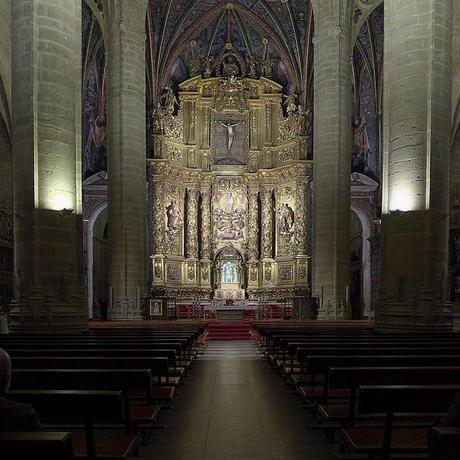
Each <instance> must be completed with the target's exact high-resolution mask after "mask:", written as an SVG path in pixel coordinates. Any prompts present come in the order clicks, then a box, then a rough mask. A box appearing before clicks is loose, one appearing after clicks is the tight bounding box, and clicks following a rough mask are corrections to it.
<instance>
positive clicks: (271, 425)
mask: <svg viewBox="0 0 460 460" xmlns="http://www.w3.org/2000/svg"><path fill="white" fill-rule="evenodd" d="M181 393H182V395H181V396H180V397H178V398H177V404H176V406H177V407H176V408H175V409H173V410H171V411H164V412H163V414H162V417H161V421H162V422H164V423H167V425H168V426H167V428H166V429H165V430H157V431H155V433H154V438H153V440H152V441H153V442H152V443H151V444H150V445H149V446H146V447H143V448H142V450H141V457H140V458H145V459H147V458H148V459H153V458H155V459H162V460H173V459H184V460H185V459H187V460H195V459H206V460H220V459H232V460H243V459H250V460H259V459H260V460H262V459H263V460H267V459H286V460H296V459H303V460H332V459H334V458H335V456H334V453H333V447H332V446H331V445H330V444H328V443H327V442H326V441H325V440H324V437H323V436H322V435H321V433H319V432H317V431H313V430H312V429H311V427H310V425H311V424H312V423H313V420H312V419H311V417H310V415H309V412H307V411H303V410H302V409H300V407H299V403H298V400H297V399H296V398H295V397H294V396H292V395H290V394H289V391H288V389H287V388H285V387H283V385H282V382H281V381H280V379H279V378H278V377H277V376H276V375H275V374H274V373H273V372H272V370H271V369H269V367H268V364H267V363H266V362H265V361H264V360H263V359H261V358H260V355H259V353H258V352H257V350H256V349H255V347H254V346H253V345H252V343H251V342H250V341H228V342H225V341H222V342H219V341H214V342H210V343H208V346H207V349H206V351H205V353H204V355H203V356H201V359H200V361H199V362H198V363H197V366H196V368H195V370H194V371H193V373H192V374H191V376H190V382H189V383H188V384H187V385H185V386H182V387H181Z"/></svg>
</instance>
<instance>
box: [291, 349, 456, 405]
mask: <svg viewBox="0 0 460 460" xmlns="http://www.w3.org/2000/svg"><path fill="white" fill-rule="evenodd" d="M303 359H304V370H305V372H306V373H309V374H311V375H312V376H313V378H312V381H311V383H309V384H302V385H299V388H298V389H299V392H300V394H301V395H302V396H303V397H304V398H305V399H306V400H307V401H309V402H310V403H316V402H317V401H318V400H319V401H320V402H324V401H325V400H326V399H327V398H328V397H338V398H348V396H349V392H348V391H343V390H334V391H328V388H329V382H328V375H329V368H331V367H391V366H395V367H427V366H448V367H453V366H454V367H456V366H460V355H428V356H426V355H394V356H391V355H377V356H373V355H367V356H366V355H364V356H357V355H352V356H340V355H335V356H332V355H331V356H312V355H306V356H305V357H304V358H303ZM317 375H320V376H322V380H323V383H322V384H321V385H317V384H316V380H315V378H316V376H317Z"/></svg>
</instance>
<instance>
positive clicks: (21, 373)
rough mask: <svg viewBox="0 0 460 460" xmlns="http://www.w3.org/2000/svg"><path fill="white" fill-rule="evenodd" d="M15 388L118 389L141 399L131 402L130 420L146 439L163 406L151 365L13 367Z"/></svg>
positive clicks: (12, 381) (154, 426)
mask: <svg viewBox="0 0 460 460" xmlns="http://www.w3.org/2000/svg"><path fill="white" fill-rule="evenodd" d="M11 388H12V389H13V390H32V389H37V390H106V391H108V390H116V391H123V392H124V393H125V394H126V395H127V396H128V397H131V398H132V399H137V400H138V401H139V402H140V404H130V406H129V410H130V416H131V417H130V421H131V423H132V426H133V429H134V432H135V433H137V432H138V431H139V430H140V432H141V434H142V439H143V441H144V443H145V442H146V440H147V437H148V434H150V433H151V432H152V430H153V429H154V428H157V427H160V425H158V423H157V420H158V417H159V415H160V406H159V405H158V404H155V401H154V399H153V395H152V374H151V372H150V369H13V370H12V378H11Z"/></svg>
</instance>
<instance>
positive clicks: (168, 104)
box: [160, 88, 179, 115]
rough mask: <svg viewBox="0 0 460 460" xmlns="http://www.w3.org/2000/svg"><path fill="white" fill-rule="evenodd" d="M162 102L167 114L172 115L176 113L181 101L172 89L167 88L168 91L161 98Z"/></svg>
mask: <svg viewBox="0 0 460 460" xmlns="http://www.w3.org/2000/svg"><path fill="white" fill-rule="evenodd" d="M160 102H161V103H162V104H163V106H164V108H165V112H166V113H168V114H170V115H172V114H173V113H174V110H175V108H176V105H179V101H178V100H177V97H176V95H175V94H174V91H173V90H172V89H171V88H166V91H165V92H164V93H163V95H162V96H161V98H160Z"/></svg>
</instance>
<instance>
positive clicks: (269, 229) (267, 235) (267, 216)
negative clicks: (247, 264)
mask: <svg viewBox="0 0 460 460" xmlns="http://www.w3.org/2000/svg"><path fill="white" fill-rule="evenodd" d="M272 194H273V190H272V189H271V188H265V189H264V190H263V191H262V193H261V207H262V258H263V259H272V258H273V196H272Z"/></svg>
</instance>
